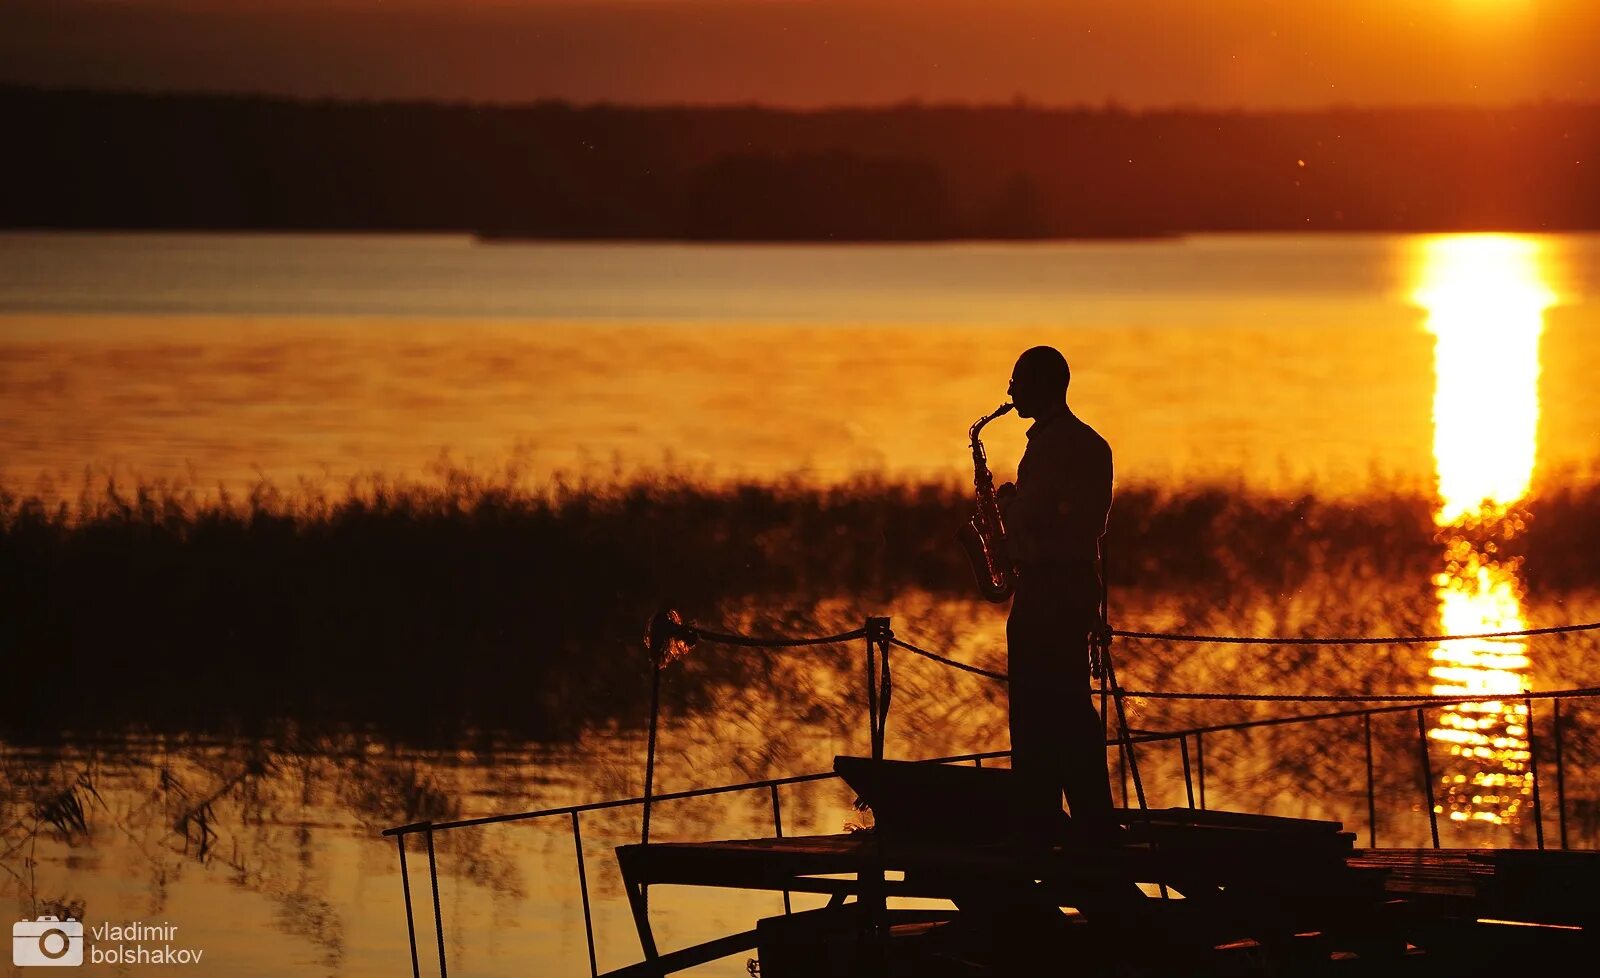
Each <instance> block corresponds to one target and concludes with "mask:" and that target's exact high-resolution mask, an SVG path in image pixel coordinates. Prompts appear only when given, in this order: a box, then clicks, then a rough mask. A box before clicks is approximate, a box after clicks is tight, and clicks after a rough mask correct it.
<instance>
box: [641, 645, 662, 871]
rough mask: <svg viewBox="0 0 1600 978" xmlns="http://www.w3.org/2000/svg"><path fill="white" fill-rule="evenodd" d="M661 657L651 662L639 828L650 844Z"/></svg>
mask: <svg viewBox="0 0 1600 978" xmlns="http://www.w3.org/2000/svg"><path fill="white" fill-rule="evenodd" d="M662 665H663V663H662V661H661V659H660V658H658V657H655V656H652V657H651V662H650V736H649V739H648V740H646V742H645V749H644V821H643V824H642V825H641V826H640V828H639V844H640V845H649V844H650V801H651V796H652V795H654V794H655V786H656V724H657V719H658V718H659V716H660V714H661V667H662Z"/></svg>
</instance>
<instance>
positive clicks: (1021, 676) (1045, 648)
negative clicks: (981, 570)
mask: <svg viewBox="0 0 1600 978" xmlns="http://www.w3.org/2000/svg"><path fill="white" fill-rule="evenodd" d="M1048 597H1049V596H1048V595H1039V594H1037V593H1035V592H1034V591H1033V589H1031V588H1029V587H1027V586H1026V585H1019V587H1018V589H1017V594H1016V596H1015V597H1014V598H1013V599H1012V605H1011V617H1010V618H1009V619H1007V621H1006V643H1007V646H1008V651H1009V667H1010V674H1011V682H1010V684H1009V685H1010V726H1011V770H1012V774H1013V779H1012V780H1013V781H1014V783H1015V791H1014V795H1013V799H1012V805H1013V823H1014V824H1015V826H1016V829H1017V831H1018V833H1020V835H1021V837H1022V838H1024V839H1026V840H1028V841H1030V842H1048V841H1052V838H1053V836H1054V835H1055V830H1056V829H1057V828H1058V827H1059V826H1060V824H1061V788H1062V780H1063V777H1062V776H1063V768H1062V762H1063V758H1062V751H1063V749H1064V748H1065V746H1066V743H1065V733H1066V731H1065V729H1064V727H1063V724H1062V719H1063V711H1062V709H1061V706H1062V704H1061V702H1060V699H1059V692H1058V690H1059V689H1060V684H1061V682H1062V681H1063V679H1064V678H1065V677H1064V670H1063V669H1062V668H1061V653H1062V648H1061V636H1060V633H1059V632H1056V631H1055V629H1054V627H1053V626H1054V624H1055V623H1054V622H1053V621H1052V618H1054V617H1055V616H1053V615H1051V614H1050V613H1049V612H1050V610H1051V609H1050V607H1049V604H1048Z"/></svg>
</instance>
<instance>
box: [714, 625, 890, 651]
mask: <svg viewBox="0 0 1600 978" xmlns="http://www.w3.org/2000/svg"><path fill="white" fill-rule="evenodd" d="M683 633H684V634H685V636H686V637H689V638H691V639H701V640H704V641H707V642H716V643H717V644H719V645H738V646H743V647H745V648H754V649H792V648H800V647H801V646H807V645H834V644H836V643H839V642H852V641H855V640H856V639H858V638H865V637H866V634H867V630H866V629H865V628H857V629H854V630H852V631H848V632H840V633H839V634H837V635H820V636H817V637H816V638H755V637H753V636H750V635H730V634H728V633H726V632H713V631H707V630H706V629H704V628H699V627H695V626H692V625H685V626H683Z"/></svg>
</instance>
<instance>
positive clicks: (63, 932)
mask: <svg viewBox="0 0 1600 978" xmlns="http://www.w3.org/2000/svg"><path fill="white" fill-rule="evenodd" d="M11 963H12V964H14V965H16V966H18V967H20V968H26V967H30V966H37V965H43V966H45V967H56V968H71V967H77V966H78V965H81V964H83V923H82V922H81V921H77V920H74V919H72V918H71V917H68V918H67V919H66V920H62V919H61V918H60V917H50V916H44V917H40V918H39V919H38V920H26V919H24V920H19V921H17V922H16V923H14V924H12V925H11Z"/></svg>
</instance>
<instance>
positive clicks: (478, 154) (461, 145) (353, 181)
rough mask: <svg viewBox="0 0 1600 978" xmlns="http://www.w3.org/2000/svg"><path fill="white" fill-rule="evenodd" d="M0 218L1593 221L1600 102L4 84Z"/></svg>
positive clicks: (344, 226)
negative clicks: (794, 100)
mask: <svg viewBox="0 0 1600 978" xmlns="http://www.w3.org/2000/svg"><path fill="white" fill-rule="evenodd" d="M0 118H3V120H4V132H5V133H6V134H7V140H6V142H7V150H6V152H5V153H4V154H0V168H3V179H0V225H4V226H7V227H14V228H15V227H45V228H174V229H281V230H291V229H329V230H452V231H456V230H467V231H473V232H479V233H483V234H486V235H504V236H529V237H548V238H675V239H703V240H828V239H834V240H927V239H939V238H961V237H981V238H1035V237H1075V236H1099V235H1145V234H1160V233H1169V232H1184V231H1205V230H1292V229H1300V230H1338V229H1348V230H1436V231H1450V230H1482V229H1503V230H1582V229H1594V228H1600V105H1574V104H1541V105H1527V106H1520V107H1507V108H1493V109H1464V108H1383V109H1327V110H1319V111H1296V112H1243V111H1203V110H1198V109H1174V110H1166V111H1150V112H1137V113H1135V112H1130V111H1125V110H1122V109H1118V108H1116V107H1103V108H1067V109H1057V108H1040V107H1034V106H1030V105H1027V104H1025V103H1017V104H1013V105H1009V106H982V107H962V106H944V105H918V104H905V105H899V106H893V107H883V108H852V109H835V110H826V111H805V112H801V111H788V110H779V109H769V108H761V107H723V108H695V107H665V108H629V107H619V106H606V105H600V106H584V107H579V106H573V105H569V104H565V103H558V102H538V103H532V104H527V105H475V104H453V103H428V102H381V101H373V102H367V101H362V102H354V101H308V100H292V99H284V98H267V97H253V96H220V95H187V94H139V93H117V92H97V91H67V90H43V89H30V88H17V87H10V88H0Z"/></svg>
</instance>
